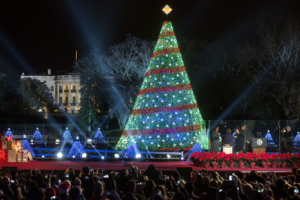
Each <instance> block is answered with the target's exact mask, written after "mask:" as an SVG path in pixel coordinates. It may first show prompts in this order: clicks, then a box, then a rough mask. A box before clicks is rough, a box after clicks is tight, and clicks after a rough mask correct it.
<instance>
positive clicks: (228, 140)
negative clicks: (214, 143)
mask: <svg viewBox="0 0 300 200" xmlns="http://www.w3.org/2000/svg"><path fill="white" fill-rule="evenodd" d="M224 144H225V145H226V144H229V145H230V146H234V137H233V135H232V133H231V129H230V128H228V129H227V130H226V136H225V141H224Z"/></svg>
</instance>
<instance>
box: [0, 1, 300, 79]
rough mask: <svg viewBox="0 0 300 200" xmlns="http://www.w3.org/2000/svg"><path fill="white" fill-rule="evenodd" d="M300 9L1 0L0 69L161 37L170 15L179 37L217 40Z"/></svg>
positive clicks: (62, 62)
mask: <svg viewBox="0 0 300 200" xmlns="http://www.w3.org/2000/svg"><path fill="white" fill-rule="evenodd" d="M165 4H169V5H170V6H171V7H172V9H173V11H172V12H171V14H170V15H169V16H168V17H167V16H166V15H165V14H164V13H163V12H162V11H161V9H162V8H163V6H164V5H165ZM298 10H300V3H299V0H298V1H296V0H295V1H290V0H281V1H279V0H270V1H264V0H252V1H248V0H185V1H183V0H181V1H174V0H172V1H165V0H157V1H154V0H153V1H148V0H105V1H104V0H102V1H101V0H69V1H67V0H57V1H56V0H38V1H31V0H29V1H21V0H20V1H1V4H0V71H1V72H5V73H8V74H9V75H11V76H19V75H21V73H22V72H25V73H26V74H40V73H42V72H46V70H47V68H51V69H52V71H53V72H54V73H55V71H56V70H67V71H70V70H71V69H72V66H73V63H74V56H75V50H76V49H78V56H79V58H80V56H83V55H84V54H85V53H87V52H88V51H89V50H90V49H91V48H92V47H93V46H95V45H100V46H101V48H102V49H103V51H106V50H107V48H108V47H109V46H110V45H113V44H117V43H119V42H121V41H122V40H124V39H125V35H126V34H127V33H131V34H133V35H134V36H136V37H140V38H142V39H147V40H155V41H156V40H157V38H158V35H159V31H160V28H161V25H162V22H163V21H165V20H171V21H172V23H173V26H174V30H175V34H176V36H177V38H178V39H181V38H182V37H184V36H188V35H191V36H194V37H196V38H199V39H202V40H207V41H209V42H212V41H216V40H222V38H223V37H225V36H226V35H228V34H231V35H232V36H233V37H236V38H237V39H239V40H247V39H248V38H249V37H251V35H254V34H255V33H256V30H257V25H258V24H259V23H260V22H263V21H265V20H268V19H269V16H272V15H274V14H278V13H280V12H285V13H290V12H291V13H297V12H298Z"/></svg>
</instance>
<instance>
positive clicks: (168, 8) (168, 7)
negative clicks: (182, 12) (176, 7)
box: [162, 4, 173, 15]
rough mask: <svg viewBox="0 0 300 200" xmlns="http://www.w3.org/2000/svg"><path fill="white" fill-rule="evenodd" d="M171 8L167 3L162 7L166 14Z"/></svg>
mask: <svg viewBox="0 0 300 200" xmlns="http://www.w3.org/2000/svg"><path fill="white" fill-rule="evenodd" d="M172 10H173V9H172V8H171V7H170V6H169V5H168V4H167V5H165V7H164V8H163V9H162V11H164V13H166V15H168V14H169V13H170V12H171V11H172Z"/></svg>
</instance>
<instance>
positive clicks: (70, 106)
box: [21, 69, 81, 114]
mask: <svg viewBox="0 0 300 200" xmlns="http://www.w3.org/2000/svg"><path fill="white" fill-rule="evenodd" d="M26 78H32V79H37V80H39V81H41V82H45V83H46V85H47V86H48V88H49V89H50V92H51V94H52V96H53V97H54V99H55V103H56V104H57V105H59V106H60V109H61V110H63V111H65V112H66V113H72V114H78V111H79V110H80V108H81V106H80V97H81V95H80V92H79V89H80V85H79V84H80V76H79V73H68V74H67V75H52V74H51V69H48V73H47V74H45V75H36V76H32V75H25V74H24V73H22V75H21V79H26Z"/></svg>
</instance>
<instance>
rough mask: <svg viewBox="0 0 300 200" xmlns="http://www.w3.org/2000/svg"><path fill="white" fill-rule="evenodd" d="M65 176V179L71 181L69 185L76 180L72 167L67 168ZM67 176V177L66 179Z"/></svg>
mask: <svg viewBox="0 0 300 200" xmlns="http://www.w3.org/2000/svg"><path fill="white" fill-rule="evenodd" d="M65 174H66V178H67V179H69V180H70V181H71V183H72V182H73V181H74V179H75V178H76V175H75V171H74V169H73V168H72V167H69V168H68V169H67V170H66V171H65ZM67 176H69V177H67Z"/></svg>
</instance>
